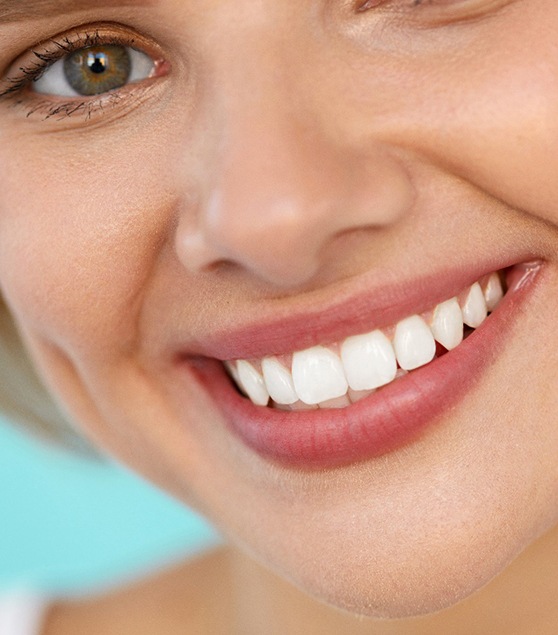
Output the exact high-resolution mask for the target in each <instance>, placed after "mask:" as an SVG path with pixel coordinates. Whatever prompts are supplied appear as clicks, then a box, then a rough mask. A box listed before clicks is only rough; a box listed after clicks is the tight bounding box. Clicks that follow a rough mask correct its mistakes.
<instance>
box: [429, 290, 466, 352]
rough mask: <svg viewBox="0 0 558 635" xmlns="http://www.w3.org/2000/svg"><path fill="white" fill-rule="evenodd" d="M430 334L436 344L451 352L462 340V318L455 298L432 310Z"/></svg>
mask: <svg viewBox="0 0 558 635" xmlns="http://www.w3.org/2000/svg"><path fill="white" fill-rule="evenodd" d="M430 328H431V329H432V334H433V335H434V339H435V340H436V341H437V342H440V344H441V345H442V346H444V347H445V348H447V349H448V351H451V349H452V348H455V347H456V346H458V345H459V344H461V341H462V340H463V316H462V314H461V307H460V306H459V302H458V301H457V298H452V299H451V300H446V302H442V303H441V304H439V305H438V306H437V307H436V309H435V310H434V317H433V319H432V326H431V327H430Z"/></svg>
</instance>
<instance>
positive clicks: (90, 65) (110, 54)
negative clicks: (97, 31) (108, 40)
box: [64, 44, 132, 95]
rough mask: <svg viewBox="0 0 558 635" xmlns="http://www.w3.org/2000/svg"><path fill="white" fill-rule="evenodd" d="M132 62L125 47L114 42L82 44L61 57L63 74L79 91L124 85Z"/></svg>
mask: <svg viewBox="0 0 558 635" xmlns="http://www.w3.org/2000/svg"><path fill="white" fill-rule="evenodd" d="M131 70H132V62H131V59H130V54H129V52H128V49H127V47H125V46H119V45H116V44H109V45H105V46H93V47H88V48H82V49H79V50H77V51H75V53H72V54H71V55H69V56H68V57H67V58H66V59H65V60H64V74H65V76H66V79H67V81H68V83H69V84H70V86H71V87H72V88H73V89H74V90H75V91H76V92H77V93H79V94H80V95H99V94H101V93H106V92H107V91H109V90H114V89H116V88H121V87H122V86H124V85H125V84H126V83H127V82H128V80H129V78H130V74H131Z"/></svg>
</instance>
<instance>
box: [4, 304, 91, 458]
mask: <svg viewBox="0 0 558 635" xmlns="http://www.w3.org/2000/svg"><path fill="white" fill-rule="evenodd" d="M0 412H1V413H2V414H4V415H5V416H6V418H7V420H8V422H13V423H16V424H21V425H22V426H23V427H24V428H25V429H27V430H29V431H30V432H32V433H33V434H35V435H36V436H38V437H39V438H41V439H42V440H43V441H45V442H47V443H50V444H51V445H55V446H58V447H63V448H65V449H69V450H73V451H75V452H77V453H79V454H81V455H85V456H87V457H89V458H100V455H99V453H98V452H97V451H96V450H94V449H93V447H92V446H91V445H90V444H89V443H88V442H87V441H86V440H85V439H84V438H83V437H82V436H81V435H79V434H78V433H77V431H76V430H75V428H74V427H73V426H72V425H71V424H70V423H69V422H68V421H67V420H66V418H65V417H64V416H63V415H62V413H61V412H60V410H59V408H58V407H57V406H56V404H55V403H54V402H53V400H52V399H51V397H50V396H49V394H48V392H47V391H46V389H45V388H44V386H43V385H42V383H41V381H40V380H39V378H38V376H37V374H36V372H35V370H34V368H33V365H32V363H31V362H30V360H29V357H28V355H27V353H26V351H25V349H24V346H23V344H22V342H21V339H20V337H19V334H18V332H17V328H16V326H15V323H14V320H13V318H12V316H11V314H10V312H9V310H8V307H7V306H6V303H5V302H4V300H3V299H2V297H1V296H0Z"/></svg>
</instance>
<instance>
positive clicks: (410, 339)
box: [393, 315, 436, 370]
mask: <svg viewBox="0 0 558 635" xmlns="http://www.w3.org/2000/svg"><path fill="white" fill-rule="evenodd" d="M393 347H394V349H395V355H396V357H397V361H398V362H399V365H400V366H401V368H403V369H404V370H413V369H414V368H418V367H419V366H423V365H424V364H427V363H428V362H429V361H431V360H432V359H434V355H435V354H436V342H435V341H434V337H433V336H432V332H431V330H430V329H429V328H428V325H427V324H426V322H425V321H424V320H423V319H422V318H421V317H420V316H418V315H413V316H411V317H409V318H406V319H405V320H401V322H399V324H398V325H397V327H396V328H395V337H394V338H393Z"/></svg>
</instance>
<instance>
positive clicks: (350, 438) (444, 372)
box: [182, 262, 544, 470]
mask: <svg viewBox="0 0 558 635" xmlns="http://www.w3.org/2000/svg"><path fill="white" fill-rule="evenodd" d="M520 267H524V272H523V273H522V271H521V269H520ZM543 270H544V267H543V265H542V263H540V262H538V263H533V264H529V265H520V266H519V267H518V268H517V269H515V270H513V271H512V276H511V278H510V288H509V290H508V292H507V294H506V295H505V297H504V299H503V300H502V301H501V303H500V305H499V306H498V308H497V309H496V310H495V311H494V312H493V313H492V314H491V315H490V317H489V318H488V319H487V320H485V322H483V324H482V325H481V326H480V327H479V328H478V329H477V330H475V331H474V332H473V333H472V334H471V335H470V336H469V337H468V338H467V339H466V340H464V341H463V342H462V343H461V344H460V345H459V346H458V347H457V348H455V349H454V350H452V351H450V352H449V353H447V354H445V355H443V356H442V357H439V358H437V359H435V360H433V361H432V362H431V363H430V364H427V365H426V366H423V367H421V368H419V369H417V370H414V371H412V372H411V373H409V374H408V375H406V376H404V377H401V378H399V379H398V380H396V381H394V382H392V383H391V384H388V385H387V386H385V387H383V388H381V389H379V390H378V391H376V392H375V393H373V394H372V395H370V396H369V397H367V398H366V399H363V400H361V401H359V402H357V403H355V404H353V405H351V406H348V407H346V408H342V409H327V410H307V411H291V412H288V411H282V410H276V409H272V408H268V407H261V406H255V405H254V404H252V402H250V401H249V400H248V399H246V398H243V397H241V396H240V395H239V394H238V392H237V391H236V390H235V389H234V388H233V386H232V383H231V381H230V379H229V378H228V377H227V375H226V373H225V371H224V368H223V365H222V364H221V363H220V362H218V361H217V360H215V359H213V360H210V359H203V358H202V359H199V358H198V359H197V360H192V359H191V360H189V361H185V360H183V362H182V364H185V365H186V366H187V367H188V369H189V370H193V371H194V373H195V374H196V376H197V377H198V379H199V381H200V382H201V383H202V385H203V386H204V387H205V389H206V390H207V391H208V392H209V394H210V395H211V396H212V397H213V399H214V401H215V403H216V404H217V406H218V407H219V408H220V410H221V411H222V413H223V415H224V418H225V421H226V422H227V424H228V426H229V428H230V430H231V431H232V432H233V433H234V434H235V436H236V437H238V438H240V439H241V440H242V441H243V442H244V443H245V444H246V445H247V446H248V447H250V448H251V449H252V450H254V451H255V452H257V453H258V454H259V455H260V456H262V457H263V458H265V459H269V460H272V461H275V462H278V463H280V464H282V465H284V466H286V467H290V468H296V469H300V470H312V469H331V468H335V467H339V466H343V465H347V464H350V463H355V462H358V461H363V460H366V459H371V458H374V457H377V456H380V455H382V454H385V453H387V452H390V451H393V450H395V449H397V448H399V447H401V446H403V445H406V444H407V443H410V442H411V441H413V440H414V439H416V438H417V437H418V436H419V434H420V433H422V432H423V431H424V430H425V429H426V428H427V427H429V426H430V425H432V424H433V423H435V422H436V421H437V420H438V419H439V418H440V416H441V415H443V413H444V412H445V411H447V410H448V409H450V408H451V407H452V406H454V405H455V404H456V403H457V402H458V401H459V400H460V399H462V398H463V397H464V396H465V394H466V393H467V392H469V391H470V390H471V389H472V388H473V387H474V385H475V384H477V383H478V381H479V380H480V378H481V377H482V375H483V373H484V372H485V370H486V369H487V368H488V367H489V366H490V365H491V364H492V362H493V361H494V359H495V358H496V357H497V353H498V351H499V350H501V348H502V346H503V344H504V342H505V340H506V337H507V336H508V334H509V332H510V331H511V329H512V328H513V326H514V324H515V320H514V319H513V317H512V316H516V315H518V314H519V313H520V311H519V309H520V307H521V306H522V305H523V304H524V303H525V302H526V301H527V300H528V298H529V297H530V295H531V293H532V291H533V289H534V288H535V287H536V286H537V283H538V282H539V281H540V280H541V278H542V277H543V275H542V272H543Z"/></svg>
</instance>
